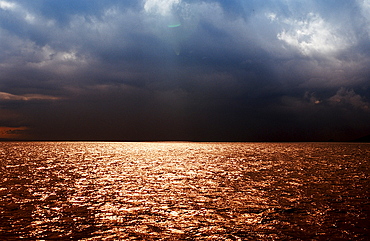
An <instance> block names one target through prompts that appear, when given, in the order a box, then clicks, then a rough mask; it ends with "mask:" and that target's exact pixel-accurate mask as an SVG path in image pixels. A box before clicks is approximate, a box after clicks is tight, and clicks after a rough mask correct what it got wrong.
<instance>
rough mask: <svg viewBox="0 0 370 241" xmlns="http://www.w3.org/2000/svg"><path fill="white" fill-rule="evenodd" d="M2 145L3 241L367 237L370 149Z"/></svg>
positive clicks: (343, 146) (295, 145) (0, 202)
mask: <svg viewBox="0 0 370 241" xmlns="http://www.w3.org/2000/svg"><path fill="white" fill-rule="evenodd" d="M0 144H1V146H0V167H1V169H0V170H1V177H0V197H1V199H0V213H1V217H0V237H2V238H3V239H16V238H28V239H68V238H73V239H82V240H100V239H103V240H104V239H108V240H109V239H110V240H114V239H123V240H124V239H128V240H141V239H145V240H161V239H163V240H166V239H173V240H185V239H189V240H246V239H257V240H266V239H267V240H269V239H276V240H282V239H284V240H285V239H291V240H296V239H303V240H309V239H344V240H345V239H357V240H361V239H363V240H365V239H367V238H369V228H368V225H367V220H368V219H369V204H370V202H369V188H368V187H369V157H370V145H368V144H349V143H348V144H338V143H97V142H59V143H57V142H29V143H22V142H19V143H17V142H8V143H5V142H3V143H0Z"/></svg>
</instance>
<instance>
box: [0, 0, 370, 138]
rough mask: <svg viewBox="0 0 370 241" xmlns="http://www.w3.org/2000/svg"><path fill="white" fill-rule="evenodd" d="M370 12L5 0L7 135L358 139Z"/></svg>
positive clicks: (0, 89)
mask: <svg viewBox="0 0 370 241" xmlns="http://www.w3.org/2000/svg"><path fill="white" fill-rule="evenodd" d="M369 26H370V1H369V0H357V1H344V0H343V1H342V0H341V1H323V0H321V1H320V0H316V1H308V2H306V1H303V2H302V1H301V2H297V1H290V0H288V1H287V0H284V1H283V0H281V1H272V0H268V1H254V0H248V1H241V0H235V1H220V0H219V1H216V0H215V1H211V0H204V1H192V0H188V1H186V0H170V1H168V0H166V1H165V0H143V1H131V0H126V1H116V0H107V1H97V0H90V1H87V0H79V1H71V0H68V1H45V0H35V1H23V0H6V1H5V0H0V127H1V128H3V130H7V132H6V133H7V134H6V135H5V134H3V135H2V136H1V133H0V138H11V133H15V134H14V136H13V137H14V138H19V139H22V138H23V139H40V140H62V139H63V140H198V141H326V140H329V139H335V140H350V139H354V138H357V137H360V136H363V135H367V134H369V133H370V126H369V125H368V123H370V89H369V88H370V68H369V66H370V45H369V42H370V27H369ZM12 130H14V131H13V132H12ZM17 130H18V131H17ZM19 130H21V133H20V131H19Z"/></svg>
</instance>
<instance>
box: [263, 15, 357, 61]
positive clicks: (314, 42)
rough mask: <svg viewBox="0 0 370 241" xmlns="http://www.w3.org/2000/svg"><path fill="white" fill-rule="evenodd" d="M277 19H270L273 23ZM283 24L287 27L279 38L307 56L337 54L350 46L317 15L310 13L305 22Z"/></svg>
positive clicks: (289, 20)
mask: <svg viewBox="0 0 370 241" xmlns="http://www.w3.org/2000/svg"><path fill="white" fill-rule="evenodd" d="M275 19H277V18H276V17H270V20H271V21H275ZM281 23H282V24H283V25H285V26H286V27H285V28H284V30H283V31H281V32H280V33H279V34H278V35H277V38H278V39H279V40H282V41H284V42H285V43H286V44H288V45H289V46H292V47H293V48H296V49H297V50H298V51H299V52H300V53H301V54H303V55H305V56H313V55H327V54H335V53H336V52H338V51H340V50H343V49H346V48H347V47H348V46H349V45H350V42H349V40H348V39H346V38H345V37H344V36H341V35H340V34H339V33H338V32H337V30H336V29H335V27H334V26H332V25H331V24H329V23H328V22H326V21H325V20H324V19H323V18H321V17H320V16H319V15H318V14H315V13H309V14H308V15H307V17H306V18H305V19H303V20H297V19H293V18H289V19H283V20H281Z"/></svg>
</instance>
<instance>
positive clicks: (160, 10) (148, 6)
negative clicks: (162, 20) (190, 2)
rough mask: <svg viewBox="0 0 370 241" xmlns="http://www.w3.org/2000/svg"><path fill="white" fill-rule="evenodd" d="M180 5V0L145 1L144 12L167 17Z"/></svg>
mask: <svg viewBox="0 0 370 241" xmlns="http://www.w3.org/2000/svg"><path fill="white" fill-rule="evenodd" d="M180 3H181V0H146V1H145V4H144V10H145V11H146V12H148V13H155V14H160V15H162V16H166V15H169V14H170V13H171V12H172V9H173V8H174V7H175V6H176V5H178V4H180Z"/></svg>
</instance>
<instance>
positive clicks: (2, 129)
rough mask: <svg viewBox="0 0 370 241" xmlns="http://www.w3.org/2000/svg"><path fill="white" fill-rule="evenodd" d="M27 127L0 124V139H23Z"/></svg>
mask: <svg viewBox="0 0 370 241" xmlns="http://www.w3.org/2000/svg"><path fill="white" fill-rule="evenodd" d="M27 130H28V128H27V127H6V126H0V139H23V138H26V131H27Z"/></svg>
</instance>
